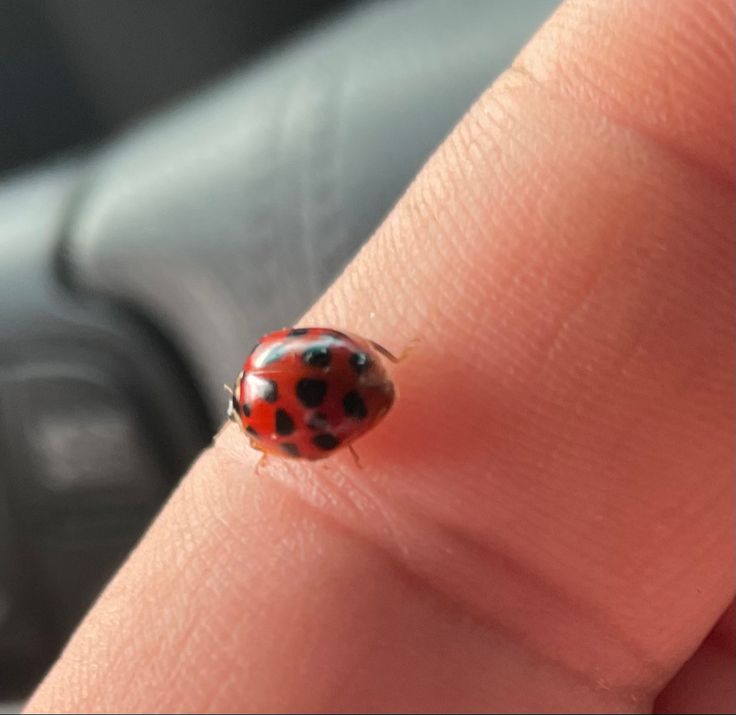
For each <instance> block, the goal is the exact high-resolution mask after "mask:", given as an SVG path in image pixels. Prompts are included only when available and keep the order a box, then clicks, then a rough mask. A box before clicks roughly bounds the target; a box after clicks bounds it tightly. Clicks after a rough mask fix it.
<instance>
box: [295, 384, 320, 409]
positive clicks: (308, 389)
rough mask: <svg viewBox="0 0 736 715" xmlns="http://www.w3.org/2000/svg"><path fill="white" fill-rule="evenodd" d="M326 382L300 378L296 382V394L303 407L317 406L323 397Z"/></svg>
mask: <svg viewBox="0 0 736 715" xmlns="http://www.w3.org/2000/svg"><path fill="white" fill-rule="evenodd" d="M326 392H327V383H326V382H325V381H324V380H310V379H309V378H306V377H305V378H302V379H301V380H299V382H297V383H296V396H297V397H298V398H299V402H301V403H302V404H303V405H304V406H305V407H319V406H320V405H321V404H322V400H324V399H325V393H326Z"/></svg>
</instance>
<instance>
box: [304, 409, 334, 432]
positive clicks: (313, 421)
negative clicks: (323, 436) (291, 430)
mask: <svg viewBox="0 0 736 715" xmlns="http://www.w3.org/2000/svg"><path fill="white" fill-rule="evenodd" d="M328 426H329V424H328V422H327V415H323V414H322V413H321V412H315V413H314V414H313V415H312V416H311V417H310V418H309V419H308V420H307V427H309V429H313V430H319V431H321V430H326V429H327V427H328Z"/></svg>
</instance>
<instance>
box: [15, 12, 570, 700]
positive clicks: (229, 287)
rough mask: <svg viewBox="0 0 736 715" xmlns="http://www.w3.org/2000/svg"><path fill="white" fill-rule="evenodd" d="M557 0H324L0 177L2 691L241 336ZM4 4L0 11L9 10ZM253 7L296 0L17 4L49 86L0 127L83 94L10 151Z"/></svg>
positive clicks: (135, 86) (28, 660)
mask: <svg viewBox="0 0 736 715" xmlns="http://www.w3.org/2000/svg"><path fill="white" fill-rule="evenodd" d="M555 4H556V3H555V2H553V1H548V2H545V1H543V0H463V2H459V0H397V1H395V2H392V1H390V0H382V1H381V2H375V3H360V4H351V5H345V4H341V5H340V6H339V8H338V9H339V12H338V13H337V14H330V15H327V16H325V17H324V18H323V19H322V20H321V21H320V22H319V23H312V25H313V26H312V28H311V29H309V30H308V31H304V32H302V33H299V35H298V36H295V37H293V38H291V39H289V40H288V41H286V40H284V41H283V42H281V43H280V44H279V45H277V46H276V47H269V51H268V52H266V53H262V54H260V55H259V57H258V58H253V57H251V58H249V60H248V61H247V62H246V63H245V65H244V67H243V68H242V69H238V70H237V71H233V72H232V73H231V74H230V75H229V76H228V77H227V78H226V79H225V80H223V81H220V82H218V83H216V84H215V85H214V86H212V87H211V88H207V89H206V91H202V92H200V93H198V94H196V95H195V96H193V97H192V98H191V99H189V100H187V101H185V102H183V103H181V104H180V105H178V106H174V107H172V108H171V109H169V110H167V111H165V112H162V113H160V114H159V115H157V116H152V117H150V118H147V119H146V120H145V121H144V122H142V123H141V124H140V125H138V126H135V127H133V128H132V129H130V130H129V131H127V132H126V133H125V134H123V135H122V136H120V137H119V138H118V139H116V140H115V141H113V142H111V143H106V144H105V145H103V146H102V147H99V148H97V149H96V150H94V151H87V152H86V153H83V152H81V151H79V152H72V153H70V154H69V155H68V157H67V158H65V159H64V160H63V161H59V162H57V163H55V164H53V165H49V166H46V167H40V168H37V169H34V170H29V171H26V172H24V173H22V174H21V173H19V174H18V175H17V176H13V177H8V178H7V179H6V181H4V182H0V699H1V698H7V697H11V696H14V695H23V694H24V693H25V692H27V691H28V689H29V688H30V687H32V685H33V684H34V682H35V681H36V680H37V678H38V677H39V675H40V674H41V672H42V671H43V670H44V669H45V668H46V667H48V664H49V663H50V662H51V660H52V659H53V657H54V656H55V655H56V654H57V653H58V650H59V648H60V646H61V644H62V643H63V641H64V639H65V638H66V637H68V634H69V632H70V630H71V628H72V626H73V625H74V623H76V621H77V619H78V618H79V616H80V615H81V613H82V612H83V611H84V609H85V608H86V607H87V606H88V604H89V602H90V600H91V599H92V598H93V597H94V595H95V594H96V593H97V591H98V589H99V588H100V586H101V585H102V584H103V583H104V581H105V580H106V579H107V578H108V577H109V575H110V573H111V572H112V571H113V570H114V568H115V567H116V566H117V565H118V563H119V562H120V559H121V558H122V557H123V555H124V554H125V553H127V551H128V550H129V549H130V547H131V545H132V544H133V543H134V542H135V540H136V539H137V538H138V537H139V535H140V533H141V531H142V529H143V528H144V526H145V524H146V523H148V521H149V520H150V518H151V516H152V514H153V513H154V512H155V511H156V510H157V509H158V508H159V506H160V504H161V502H162V500H163V499H164V498H165V497H166V495H167V494H168V493H169V491H170V489H171V488H172V486H173V485H174V484H175V483H176V481H177V479H178V478H179V477H180V476H181V474H182V472H183V471H184V469H185V467H186V465H187V464H188V463H189V462H190V461H191V459H192V458H193V457H194V455H195V454H196V453H197V452H198V451H199V450H200V449H201V448H202V447H203V446H204V445H205V444H206V443H207V441H208V439H209V437H210V435H211V434H212V432H213V431H214V429H215V428H216V426H217V425H218V422H219V421H221V420H222V419H223V418H224V406H225V393H224V391H223V388H222V385H223V383H224V382H228V381H230V380H232V376H233V374H234V372H235V371H237V369H238V368H239V367H240V364H241V363H242V359H243V357H244V355H245V353H246V352H247V350H248V348H249V347H250V346H251V345H252V342H253V341H254V339H255V338H256V337H257V336H258V335H259V334H261V333H264V332H266V331H268V330H270V329H274V328H276V327H279V326H282V325H289V324H291V323H292V322H293V321H294V320H295V319H296V318H297V317H298V316H299V315H300V314H301V313H302V312H303V311H304V309H305V308H306V307H308V305H309V304H310V302H311V301H313V300H314V299H315V298H316V297H317V296H318V295H319V293H320V292H321V291H322V290H324V288H325V287H326V286H327V285H328V284H329V282H330V281H331V280H332V279H333V278H334V277H335V275H336V273H337V272H338V271H339V270H341V268H342V267H343V266H344V265H345V263H346V262H347V261H348V260H349V259H350V258H351V257H352V256H353V255H354V254H355V252H356V251H357V250H358V249H359V247H360V246H361V244H362V243H363V242H364V241H365V240H366V238H367V237H368V236H369V235H370V233H371V232H372V231H373V230H374V229H375V227H376V226H377V225H378V223H380V221H381V219H382V218H383V216H384V215H385V214H386V213H387V211H388V210H389V209H390V207H391V206H392V204H393V203H394V202H395V201H396V199H397V197H398V196H399V195H400V194H401V192H402V191H403V190H404V189H405V187H406V185H407V184H408V182H409V181H410V180H411V178H412V177H413V176H414V175H415V174H416V172H417V171H418V169H419V168H420V167H421V164H422V163H423V162H424V161H425V160H426V158H427V157H428V155H429V154H430V153H431V152H432V150H433V149H434V148H435V147H436V146H437V145H438V144H439V143H440V142H441V140H442V139H443V138H444V136H445V135H446V134H447V133H448V132H449V131H450V129H451V128H452V126H453V124H454V123H455V122H456V121H457V120H458V119H459V118H460V117H461V116H462V114H463V113H464V112H465V111H466V109H467V108H468V106H469V105H470V104H471V103H472V102H473V100H474V99H475V98H476V97H477V96H478V95H479V94H480V92H481V91H482V90H483V89H484V88H485V87H487V86H488V85H489V84H490V83H491V81H492V80H493V79H494V78H495V77H496V76H497V75H498V74H499V73H500V72H501V71H502V70H503V69H504V67H505V66H507V65H508V63H509V62H510V61H511V59H512V58H513V55H514V54H515V53H516V52H517V50H518V49H519V47H520V46H521V45H522V44H523V43H524V42H525V41H526V40H527V39H528V37H529V36H530V35H531V34H532V32H533V31H534V30H535V29H536V28H537V27H538V25H539V24H540V23H541V22H542V21H543V19H544V18H545V16H546V15H547V14H549V13H550V12H551V11H552V9H553V8H554V6H555ZM21 5H22V3H6V4H1V3H0V13H2V12H4V11H5V10H6V9H7V6H9V7H10V8H11V11H10V13H11V14H12V13H15V15H16V17H20V18H21V20H16V26H17V27H18V23H20V25H21V26H22V24H23V22H29V20H28V17H29V16H28V15H24V14H23V12H22V11H20V10H18V6H21ZM327 5H329V7H330V9H334V8H335V7H337V3H322V4H320V5H319V6H321V8H322V10H324V9H325V7H326V6H327ZM256 6H257V8H258V11H259V12H261V13H269V12H274V13H277V12H278V13H284V12H291V11H292V10H293V14H291V15H290V16H289V18H290V19H289V20H288V22H287V21H284V22H280V21H279V22H277V21H276V19H274V18H271V20H268V21H266V20H263V21H262V22H272V23H273V25H268V24H267V25H265V26H267V27H276V26H278V27H279V28H282V31H280V33H277V32H275V31H274V32H273V33H272V34H273V35H274V36H275V37H276V36H277V37H279V38H281V39H282V40H283V38H284V37H285V35H284V32H286V29H290V28H292V27H293V26H294V25H295V24H297V21H296V19H295V18H298V19H299V22H303V21H304V20H305V15H304V13H305V12H306V10H304V6H311V7H312V8H317V7H319V6H318V4H316V3H295V2H291V1H287V0H284V1H283V2H275V3H271V2H269V3H261V2H259V3H239V2H233V3H231V2H229V1H225V2H222V3H219V2H210V1H209V0H207V1H205V0H202V2H179V0H171V2H170V1H169V0H157V1H156V2H154V3H144V2H138V1H137V0H132V1H129V0H122V1H121V0H116V1H115V2H108V3H96V2H94V1H93V0H89V1H88V2H77V1H74V0H73V1H71V2H69V1H68V0H47V1H46V2H39V1H38V0H35V1H34V2H30V7H31V8H33V9H34V12H36V13H40V15H38V16H37V17H36V20H37V21H39V22H40V21H43V22H52V23H53V22H56V23H58V25H55V26H54V27H55V28H56V29H54V31H53V33H51V34H50V35H49V34H48V33H49V32H51V31H50V30H45V31H44V32H47V35H43V33H40V35H39V36H47V37H53V38H55V39H53V43H52V44H53V45H54V48H55V49H53V51H52V50H49V49H48V48H47V49H46V50H45V51H46V52H48V53H49V57H50V58H51V59H50V60H49V63H48V67H49V72H50V73H51V75H53V74H54V73H61V74H63V75H64V77H65V78H66V79H64V81H63V82H60V85H59V86H63V87H65V88H66V89H64V90H63V91H62V90H58V94H54V93H53V92H52V95H53V96H55V97H56V102H57V105H53V106H51V105H48V104H44V102H39V103H38V104H37V105H35V104H33V103H32V102H31V103H30V104H28V105H27V106H26V109H25V110H23V112H21V115H22V116H25V121H20V120H17V119H16V120H15V121H16V131H17V133H18V136H19V137H21V136H22V137H32V135H33V134H34V133H36V132H37V131H41V129H40V128H42V127H43V126H48V125H50V124H53V121H54V119H56V118H57V117H55V116H54V108H55V107H57V106H58V107H61V105H63V104H64V101H63V98H67V99H68V101H69V102H71V103H77V104H78V107H82V106H85V107H86V109H84V111H82V110H80V111H79V112H76V113H75V112H71V111H70V113H69V115H68V116H67V117H66V119H64V122H63V123H64V125H65V126H67V130H65V131H66V132H67V133H66V134H64V136H61V134H59V135H57V136H56V139H55V140H54V141H53V142H52V141H51V140H49V142H50V143H49V144H48V145H46V148H39V147H43V145H42V144H36V143H34V142H33V141H30V149H29V151H28V152H26V153H25V154H23V153H22V152H21V153H20V154H18V153H16V154H15V157H16V158H15V160H14V161H16V162H17V161H19V160H23V161H25V160H27V159H29V158H31V157H32V156H40V155H41V154H43V153H46V152H47V151H51V150H52V149H58V148H60V147H62V146H66V145H68V144H69V143H70V141H74V142H76V141H80V142H87V141H89V139H90V138H92V136H93V135H94V134H95V132H97V133H102V134H104V133H105V132H107V131H108V130H109V129H110V128H112V127H115V126H117V125H118V123H120V122H122V121H125V120H127V119H129V118H131V117H134V116H138V115H139V114H140V112H141V111H142V109H143V108H145V107H148V106H150V105H151V104H154V103H158V102H159V101H160V100H161V98H163V97H164V96H165V95H164V94H162V92H164V91H165V90H167V89H172V90H173V89H176V90H182V89H184V88H185V87H191V86H193V85H194V84H197V83H198V82H201V80H202V78H203V77H205V76H207V75H208V73H210V72H212V71H214V70H215V69H220V68H223V67H225V66H226V65H228V64H229V63H230V62H231V61H232V57H233V56H234V55H236V54H237V52H236V50H237V48H238V47H239V46H240V45H239V43H243V45H242V46H243V47H244V46H246V45H247V48H246V49H247V50H248V51H247V52H246V51H244V52H243V56H244V55H248V54H251V52H252V49H253V48H254V47H255V46H256V45H258V46H259V47H260V48H261V49H263V48H265V47H266V43H265V41H263V38H262V37H261V33H260V32H255V33H253V31H252V30H251V31H250V32H251V34H250V35H249V34H248V33H247V32H245V33H243V31H240V30H237V28H233V27H231V26H230V22H229V21H227V22H226V21H224V20H223V19H222V18H228V17H229V18H231V19H232V18H236V17H241V20H239V22H245V20H242V17H248V15H247V13H248V12H249V10H248V9H249V8H253V7H256ZM167 8H168V9H167ZM174 8H175V9H174ZM125 12H132V13H133V15H135V17H136V18H137V19H128V20H126V21H125V22H124V21H123V20H122V19H121V18H122V17H123V16H124V13H125ZM208 12H211V13H212V16H211V17H209V19H202V16H203V14H204V15H207V13H208ZM241 12H242V13H245V14H244V15H238V13H241ZM310 12H311V11H310ZM314 12H316V11H314ZM136 13H139V14H136ZM228 13H230V14H228ZM299 13H302V14H299ZM39 17H40V18H41V20H39ZM126 17H127V16H126ZM274 17H276V16H274ZM22 18H25V20H23V19H22ZM54 18H55V19H54ZM93 18H96V19H93ZM218 18H219V19H218ZM311 19H315V18H314V16H311ZM169 21H170V24H169ZM232 22H233V23H235V24H237V23H236V20H235V19H232ZM136 23H137V24H136ZM139 25H143V26H145V27H143V28H140V27H139ZM162 25H166V27H162ZM0 27H3V23H2V22H0ZM17 27H16V31H17V32H21V31H22V30H18V29H17ZM131 27H136V28H138V29H137V30H136V31H131V30H130V28H131ZM261 27H264V25H261ZM155 28H158V29H157V30H155V31H154V29H155ZM200 30H201V36H200V35H199V34H198V33H199V31H200ZM0 32H5V33H7V30H5V29H3V30H2V31H0ZM95 32H96V33H97V34H95V36H90V33H92V34H94V33H95ZM177 32H181V33H182V34H181V35H180V36H178V38H179V39H177V37H176V33H177ZM10 34H11V35H12V34H13V33H12V32H11V33H10ZM31 34H32V33H31ZM231 34H232V37H231ZM252 35H253V36H252ZM62 36H63V38H64V39H61V38H62ZM193 36H194V37H193ZM2 37H3V35H0V42H2ZM205 37H209V38H210V39H209V41H208V42H212V43H214V44H213V45H212V46H210V45H209V44H207V42H205V39H204V38H205ZM248 37H250V38H251V39H250V40H248V39H247V38H248ZM254 37H255V39H254ZM137 38H140V40H141V45H140V48H139V49H138V50H135V47H136V46H135V42H136V40H137ZM220 41H221V45H222V46H221V47H220V46H219V43H220ZM13 42H16V41H15V39H13V38H11V39H10V40H8V45H7V47H12V46H15V47H16V53H15V54H16V61H17V62H20V63H21V64H22V62H23V60H22V57H23V51H24V45H23V43H22V42H20V41H17V42H16V44H15V45H13V44H12V43H13ZM35 42H36V43H40V44H41V45H43V44H44V43H43V42H42V41H41V40H38V37H37V38H36V40H35ZM49 42H51V40H49ZM189 42H193V43H194V44H195V45H196V43H198V42H199V43H201V44H200V45H199V46H198V47H196V48H194V47H193V49H192V52H191V53H189V54H187V56H186V57H184V56H181V57H179V59H178V60H177V57H178V56H179V54H180V53H181V52H182V49H181V48H182V47H184V46H186V45H187V44H188V43H189ZM249 43H250V44H249ZM258 43H260V44H258ZM29 44H31V45H32V44H33V43H31V42H29ZM158 45H160V52H161V57H160V58H159V57H158V54H157V51H156V48H157V46H158ZM215 45H218V46H217V47H215ZM208 47H209V48H210V49H209V50H208V49H207V48H208ZM59 48H61V49H59ZM4 51H5V48H4V47H0V52H4ZM210 51H211V53H212V54H210ZM106 52H109V55H105V53H106ZM117 54H120V55H125V59H121V60H120V61H119V62H118V61H117V60H115V59H114V58H115V57H116V56H117ZM135 54H138V55H139V57H137V58H135V57H131V55H135ZM40 56H44V55H43V52H41V53H40ZM196 57H199V58H200V59H199V60H196ZM59 58H63V60H62V59H59ZM25 61H26V62H30V60H29V59H28V57H26V59H25ZM2 64H3V63H1V62H0V76H2V72H3V69H2ZM32 64H33V63H32V62H31V65H32ZM60 68H62V69H63V72H62V69H60ZM179 71H180V74H177V72H179ZM41 75H43V72H40V71H39V72H38V73H37V75H34V76H41ZM15 76H16V78H21V79H19V80H18V81H21V83H22V82H23V81H31V80H30V79H29V78H28V77H26V79H25V80H23V79H22V77H23V76H24V72H19V73H18V72H17V71H16V75H15ZM176 77H178V79H176ZM11 84H12V82H11ZM169 85H170V86H169ZM57 89H58V87H57ZM16 90H17V91H18V92H20V93H21V94H22V92H21V90H22V87H17V88H16ZM55 91H56V90H55ZM0 92H2V88H0ZM13 101H14V100H13V99H12V95H11V97H10V98H9V99H7V95H5V96H3V108H2V110H1V111H0V115H2V112H5V111H7V105H8V104H12V103H13ZM18 101H21V100H18ZM14 111H16V110H13V111H11V112H10V115H13V112H14ZM44 112H46V113H47V114H48V116H43V117H42V116H40V115H42V114H44ZM85 112H86V113H85ZM84 117H87V119H84ZM0 121H8V120H5V119H4V118H3V119H2V120H0ZM10 121H11V122H12V121H13V120H10ZM24 123H27V124H29V125H34V123H35V126H34V128H33V129H32V130H31V131H30V134H29V133H28V131H29V130H28V128H27V127H21V125H22V124H24ZM9 126H10V124H9ZM1 131H2V130H1V129H0V132H1ZM75 132H77V134H74V133H75ZM72 136H74V137H76V138H73V139H70V137H72ZM24 141H25V140H24ZM39 141H40V140H39ZM21 144H22V142H21ZM3 146H5V145H3ZM6 150H7V147H5V148H4V149H3V151H6ZM33 151H37V152H38V153H37V154H33ZM20 157H23V158H22V159H21V158H20ZM6 165H7V164H6ZM343 327H346V326H343Z"/></svg>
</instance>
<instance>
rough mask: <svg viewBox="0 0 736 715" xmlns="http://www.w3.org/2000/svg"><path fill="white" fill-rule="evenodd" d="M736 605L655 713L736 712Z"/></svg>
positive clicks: (658, 702) (660, 698)
mask: <svg viewBox="0 0 736 715" xmlns="http://www.w3.org/2000/svg"><path fill="white" fill-rule="evenodd" d="M734 673H736V602H732V603H731V606H730V607H729V608H728V610H727V611H726V613H724V614H723V616H722V617H721V618H720V620H719V621H718V623H717V624H716V626H715V628H713V630H712V631H711V632H710V633H709V634H708V637H707V638H706V639H705V641H704V642H703V644H702V645H701V646H700V648H698V650H697V651H696V652H695V654H694V655H693V656H692V657H691V658H690V659H689V660H688V661H687V663H685V665H684V666H683V667H682V668H681V669H680V671H679V672H678V673H677V675H675V677H674V678H673V679H672V680H671V681H670V682H669V683H668V684H667V687H666V688H665V689H664V690H663V691H662V692H661V693H660V694H659V695H658V696H657V700H656V702H655V707H654V712H656V713H662V715H664V714H665V713H734V712H736V678H734Z"/></svg>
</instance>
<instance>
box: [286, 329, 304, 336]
mask: <svg viewBox="0 0 736 715" xmlns="http://www.w3.org/2000/svg"><path fill="white" fill-rule="evenodd" d="M308 332H309V328H292V329H291V330H290V331H289V332H288V333H287V336H288V337H290V338H297V337H299V336H300V335H306V334H307V333H308Z"/></svg>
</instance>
